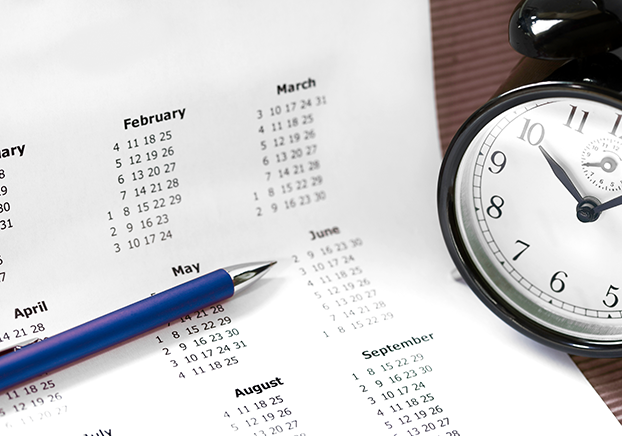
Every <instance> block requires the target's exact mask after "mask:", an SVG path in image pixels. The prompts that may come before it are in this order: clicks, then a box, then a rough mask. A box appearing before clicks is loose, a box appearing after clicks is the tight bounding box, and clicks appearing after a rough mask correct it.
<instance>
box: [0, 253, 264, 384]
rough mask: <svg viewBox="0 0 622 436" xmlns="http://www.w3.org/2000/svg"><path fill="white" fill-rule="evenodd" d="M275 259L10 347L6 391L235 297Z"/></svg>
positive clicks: (1, 370)
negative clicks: (49, 335)
mask: <svg viewBox="0 0 622 436" xmlns="http://www.w3.org/2000/svg"><path fill="white" fill-rule="evenodd" d="M275 263H276V262H256V263H247V264H241V265H235V266H232V267H228V268H224V269H219V270H217V271H214V272H211V273H209V274H205V275H203V276H201V277H198V278H196V279H194V280H191V281H189V282H186V283H183V284H181V285H179V286H176V287H174V288H171V289H169V290H167V291H163V292H161V293H159V294H155V295H153V296H151V297H148V298H145V299H144V300H141V301H138V302H136V303H133V304H131V305H129V306H126V307H123V308H121V309H119V310H116V311H114V312H111V313H109V314H106V315H103V316H101V317H99V318H96V319H94V320H92V321H88V322H86V323H84V324H82V325H79V326H77V327H74V328H72V329H69V330H67V331H64V332H62V333H59V334H57V335H54V336H51V337H49V338H46V339H43V340H39V341H37V342H33V343H29V344H27V345H22V346H14V347H12V348H11V349H9V350H5V351H4V352H3V354H4V355H2V356H1V357H0V393H2V392H4V391H5V390H7V389H9V388H11V387H13V386H15V385H18V384H20V383H24V382H26V381H28V380H29V379H31V378H33V377H37V376H40V375H42V374H44V373H46V372H49V371H52V370H55V369H58V368H61V367H63V366H66V365H68V364H70V363H72V362H75V361H77V360H79V359H82V358H85V357H88V356H90V355H92V354H94V353H97V352H99V351H103V350H105V349H107V348H109V347H112V346H114V345H117V344H119V343H121V342H123V341H126V340H128V339H131V338H133V337H135V336H138V335H140V334H142V333H146V332H148V331H150V330H153V329H155V328H156V327H159V326H161V325H163V324H166V323H168V322H171V321H174V320H176V319H178V318H180V317H182V316H184V315H187V314H189V313H191V312H193V311H196V310H199V309H202V308H204V307H207V306H209V305H211V304H214V303H216V302H218V301H221V300H224V299H226V298H229V297H231V296H233V294H234V293H236V292H239V291H240V289H242V288H244V287H246V286H248V285H249V284H251V283H253V282H254V281H256V280H257V279H259V278H260V277H261V276H263V275H264V274H265V273H266V272H267V271H268V269H270V268H271V267H272V266H273V265H274V264H275Z"/></svg>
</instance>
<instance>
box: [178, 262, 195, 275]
mask: <svg viewBox="0 0 622 436" xmlns="http://www.w3.org/2000/svg"><path fill="white" fill-rule="evenodd" d="M172 269H173V274H174V275H175V277H177V275H179V274H181V275H184V274H191V273H194V272H196V273H198V272H199V264H198V263H196V264H194V263H193V264H190V265H179V266H174V267H173V268H172Z"/></svg>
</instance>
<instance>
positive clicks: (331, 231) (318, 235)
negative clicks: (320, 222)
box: [309, 227, 340, 241]
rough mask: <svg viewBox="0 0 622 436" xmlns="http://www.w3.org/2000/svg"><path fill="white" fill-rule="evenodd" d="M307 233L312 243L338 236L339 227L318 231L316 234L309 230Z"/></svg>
mask: <svg viewBox="0 0 622 436" xmlns="http://www.w3.org/2000/svg"><path fill="white" fill-rule="evenodd" d="M309 233H311V240H312V241H314V240H315V239H320V238H323V237H325V236H331V235H338V234H339V233H340V231H339V227H333V228H332V229H324V230H319V231H317V232H314V231H313V230H309Z"/></svg>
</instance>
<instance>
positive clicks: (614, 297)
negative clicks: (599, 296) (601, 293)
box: [603, 285, 620, 308]
mask: <svg viewBox="0 0 622 436" xmlns="http://www.w3.org/2000/svg"><path fill="white" fill-rule="evenodd" d="M619 289H620V288H616V287H615V286H613V285H610V286H609V290H608V291H607V293H606V294H605V298H607V297H613V303H611V304H607V300H603V304H604V305H605V306H607V307H609V308H611V307H614V306H615V305H616V304H618V301H620V299H619V298H618V296H617V295H616V294H614V293H613V292H612V291H617V290H619Z"/></svg>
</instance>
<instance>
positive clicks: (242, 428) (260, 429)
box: [224, 393, 306, 436]
mask: <svg viewBox="0 0 622 436" xmlns="http://www.w3.org/2000/svg"><path fill="white" fill-rule="evenodd" d="M294 412H295V409H294V408H292V407H291V406H290V405H288V403H287V402H286V401H285V398H284V396H283V395H268V393H265V394H261V395H257V396H256V397H254V398H252V399H246V397H243V398H241V399H240V401H239V402H238V403H237V404H236V405H235V407H231V408H229V409H228V410H226V411H225V412H224V417H225V418H226V419H227V421H228V424H229V426H230V428H231V430H232V431H233V432H236V434H243V435H248V436H268V435H276V434H283V435H286V436H305V435H306V433H304V432H301V423H300V422H299V420H298V419H297V416H296V414H295V413H294ZM238 432H240V433H238Z"/></svg>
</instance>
